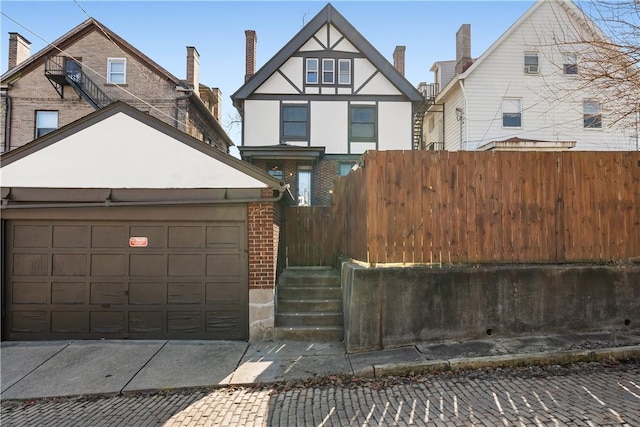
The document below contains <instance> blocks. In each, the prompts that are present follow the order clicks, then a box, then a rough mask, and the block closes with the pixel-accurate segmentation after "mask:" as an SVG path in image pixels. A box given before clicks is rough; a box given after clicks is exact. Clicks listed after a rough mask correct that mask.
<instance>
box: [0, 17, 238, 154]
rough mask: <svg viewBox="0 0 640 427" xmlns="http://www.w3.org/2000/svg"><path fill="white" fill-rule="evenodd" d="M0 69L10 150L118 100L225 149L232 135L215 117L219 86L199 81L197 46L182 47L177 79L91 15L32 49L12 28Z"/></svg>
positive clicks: (1, 133)
mask: <svg viewBox="0 0 640 427" xmlns="http://www.w3.org/2000/svg"><path fill="white" fill-rule="evenodd" d="M8 54H9V62H8V68H9V69H8V71H6V72H5V73H4V74H3V75H2V76H1V77H0V96H1V99H0V101H1V105H2V108H1V111H2V113H1V119H2V123H0V144H1V147H0V150H1V151H2V152H6V151H10V150H12V149H15V148H17V147H20V146H22V145H24V144H26V143H28V142H30V141H31V140H33V139H35V138H37V137H40V136H43V135H45V134H46V133H48V132H51V131H52V130H54V129H57V128H59V127H62V126H65V125H67V124H69V123H72V122H74V121H75V120H77V119H79V118H81V117H84V116H86V115H88V114H90V113H91V112H93V111H94V110H95V109H98V108H102V107H104V106H106V105H108V104H109V103H110V102H113V101H116V100H121V101H125V102H126V103H128V104H129V105H132V106H134V107H136V108H138V109H140V110H141V111H143V112H147V113H149V114H151V115H152V116H154V117H157V118H159V119H160V120H163V121H164V122H166V123H168V124H170V125H172V126H174V127H176V128H177V129H179V130H181V131H183V132H186V133H188V134H189V135H191V136H192V137H194V138H196V139H198V140H200V141H203V142H205V143H207V144H210V145H212V146H214V147H216V148H218V149H220V150H222V151H224V152H228V151H229V147H230V146H232V145H233V141H232V140H231V139H230V138H229V136H228V135H227V134H226V132H225V131H224V129H223V128H222V126H221V124H220V120H221V112H220V110H221V108H220V106H221V94H220V90H219V89H217V88H211V87H208V86H206V85H203V84H201V83H200V82H199V54H198V51H197V50H196V48H195V47H191V46H189V47H187V63H186V79H185V80H180V79H178V78H177V77H176V76H174V75H172V74H171V73H169V72H168V71H167V70H165V69H164V68H162V67H161V66H160V65H158V64H156V63H155V62H154V61H153V60H151V59H150V58H148V57H147V56H146V55H145V54H143V53H142V52H140V51H139V50H138V49H136V48H135V47H134V46H132V45H131V44H129V43H128V42H127V41H125V40H124V39H123V38H121V37H120V36H118V35H117V34H115V33H114V32H113V31H111V30H109V29H108V28H107V27H105V26H104V25H103V24H101V23H100V22H98V21H96V20H95V19H93V18H90V19H87V20H86V21H85V22H83V23H82V24H80V25H78V26H77V27H75V28H73V29H72V30H71V31H69V32H68V33H66V34H65V35H63V36H62V37H60V38H58V39H57V40H56V41H54V42H53V43H51V44H50V45H48V46H47V47H45V48H44V49H42V50H40V51H39V52H37V53H36V54H34V55H30V42H29V41H28V40H27V39H25V38H24V37H22V36H21V35H20V34H18V33H10V34H9V52H8Z"/></svg>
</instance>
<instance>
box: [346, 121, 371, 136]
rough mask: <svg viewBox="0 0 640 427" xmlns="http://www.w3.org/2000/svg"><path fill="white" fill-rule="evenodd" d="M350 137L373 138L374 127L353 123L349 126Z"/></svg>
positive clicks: (368, 124)
mask: <svg viewBox="0 0 640 427" xmlns="http://www.w3.org/2000/svg"><path fill="white" fill-rule="evenodd" d="M351 136H352V137H353V138H373V137H374V136H375V126H374V124H373V123H366V124H364V123H353V124H352V125H351Z"/></svg>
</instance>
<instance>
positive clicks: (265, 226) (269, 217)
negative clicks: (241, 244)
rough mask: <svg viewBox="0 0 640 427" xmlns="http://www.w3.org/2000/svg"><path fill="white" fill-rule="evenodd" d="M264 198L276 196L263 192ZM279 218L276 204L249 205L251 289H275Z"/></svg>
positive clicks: (259, 203)
mask: <svg viewBox="0 0 640 427" xmlns="http://www.w3.org/2000/svg"><path fill="white" fill-rule="evenodd" d="M262 197H263V198H270V197H273V195H272V192H271V190H263V194H262ZM279 217H280V215H279V211H278V207H277V206H276V205H275V202H252V203H249V205H248V218H249V223H248V233H249V289H272V288H274V287H275V283H276V265H277V262H278V259H277V258H278V244H279V240H280V224H279Z"/></svg>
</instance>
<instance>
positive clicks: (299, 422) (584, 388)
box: [1, 363, 640, 427]
mask: <svg viewBox="0 0 640 427" xmlns="http://www.w3.org/2000/svg"><path fill="white" fill-rule="evenodd" d="M1 425H2V426H3V427H8V426H16V425H20V426H69V425H74V426H92V427H93V426H102V425H104V426H114V425H127V426H146V425H150V426H156V425H165V426H201V425H202V426H204V425H220V426H235V425H238V426H251V425H258V426H264V425H267V426H367V425H385V426H386V425H436V426H438V425H440V426H470V425H475V426H565V425H583V426H603V425H625V426H640V364H638V363H634V364H623V365H613V366H606V365H602V364H587V365H579V366H578V365H576V366H572V367H568V368H561V367H551V368H524V369H518V370H495V371H469V372H466V373H460V374H450V375H445V374H441V375H435V376H432V375H426V376H419V377H414V378H391V379H384V380H367V381H365V380H360V379H349V378H346V377H343V378H339V377H335V378H331V379H329V380H327V379H323V380H316V381H314V382H311V383H307V385H306V386H299V385H295V384H294V385H291V384H280V385H278V386H276V387H272V388H224V389H217V390H189V391H181V392H166V393H154V394H144V395H143V394H138V395H124V396H112V397H96V398H89V399H87V398H84V399H79V398H77V399H57V400H41V401H34V402H15V401H8V402H2V418H1Z"/></svg>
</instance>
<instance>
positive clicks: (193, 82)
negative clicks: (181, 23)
mask: <svg viewBox="0 0 640 427" xmlns="http://www.w3.org/2000/svg"><path fill="white" fill-rule="evenodd" d="M187 84H188V85H189V86H190V87H191V88H192V89H193V91H194V93H195V94H197V95H198V96H200V54H199V53H198V51H197V50H196V48H195V47H193V46H187Z"/></svg>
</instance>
